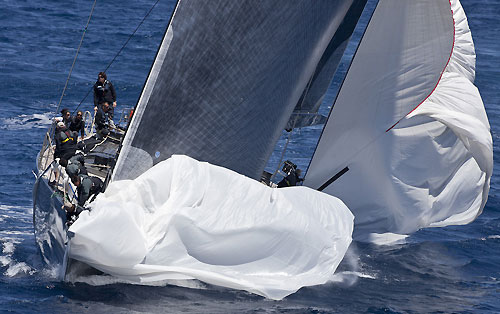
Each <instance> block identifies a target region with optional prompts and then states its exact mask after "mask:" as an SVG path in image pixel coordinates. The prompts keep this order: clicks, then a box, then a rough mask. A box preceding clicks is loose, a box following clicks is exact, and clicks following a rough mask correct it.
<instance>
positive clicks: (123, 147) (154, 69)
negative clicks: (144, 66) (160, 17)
mask: <svg viewBox="0 0 500 314" xmlns="http://www.w3.org/2000/svg"><path fill="white" fill-rule="evenodd" d="M181 1H182V0H177V3H176V5H175V8H174V11H173V12H172V15H171V16H170V20H169V22H168V26H167V28H166V29H165V34H164V35H163V39H162V42H161V44H160V46H159V47H158V51H157V53H156V56H155V59H154V61H153V64H152V65H151V70H150V71H149V74H148V77H147V79H146V82H145V84H144V86H143V89H142V92H141V96H140V97H139V100H138V101H137V104H136V106H135V108H134V111H133V115H132V119H131V120H130V123H129V125H128V128H127V131H126V133H125V136H124V138H123V141H122V142H121V143H120V147H119V150H118V158H117V161H116V164H115V165H114V167H113V169H112V170H113V172H112V177H111V180H114V177H115V171H114V170H115V169H121V168H122V167H123V162H124V158H123V157H122V156H126V155H128V152H129V150H130V147H131V146H130V142H131V141H132V139H133V138H134V135H135V132H137V128H138V124H139V122H140V121H141V119H142V115H143V113H144V111H145V110H146V106H147V104H148V100H149V97H150V96H151V92H152V89H153V87H154V82H155V81H156V78H157V77H158V74H159V72H160V69H161V66H162V64H163V60H164V58H165V55H166V51H167V49H168V45H169V43H170V42H171V40H172V32H171V31H170V32H169V29H170V28H169V26H170V24H171V23H172V20H173V18H174V16H175V12H176V11H177V7H178V6H179V2H181Z"/></svg>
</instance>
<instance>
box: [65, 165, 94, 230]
mask: <svg viewBox="0 0 500 314" xmlns="http://www.w3.org/2000/svg"><path fill="white" fill-rule="evenodd" d="M71 182H73V184H74V185H75V186H76V191H77V194H78V204H77V205H74V204H70V203H65V204H64V209H65V210H66V219H67V220H68V222H71V220H72V216H78V215H80V213H81V212H82V211H84V210H85V209H86V208H85V207H84V206H85V203H86V202H87V200H88V199H89V198H90V197H91V196H93V198H92V200H91V202H92V201H93V200H94V198H95V197H96V196H97V194H99V193H101V191H102V187H103V182H102V180H101V179H99V178H97V177H89V176H86V175H77V176H73V177H71Z"/></svg>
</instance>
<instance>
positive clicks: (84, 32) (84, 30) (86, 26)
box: [56, 0, 97, 114]
mask: <svg viewBox="0 0 500 314" xmlns="http://www.w3.org/2000/svg"><path fill="white" fill-rule="evenodd" d="M96 2H97V0H94V3H93V4H92V9H91V10H90V15H89V18H88V20H87V25H85V28H84V29H83V34H82V38H81V39H80V44H79V45H78V49H77V50H76V54H75V58H74V59H73V64H72V65H71V69H70V70H69V74H68V78H67V79H66V83H65V84H64V88H63V91H62V94H61V98H59V103H58V104H57V109H56V114H57V112H58V111H59V107H60V106H61V102H62V100H63V98H64V93H65V92H66V88H67V87H68V82H69V79H70V77H71V73H72V72H73V68H74V67H75V63H76V59H77V57H78V53H79V52H80V48H81V47H82V43H83V38H84V37H85V34H86V33H87V28H88V27H89V23H90V19H91V18H92V14H93V13H94V8H95V4H96Z"/></svg>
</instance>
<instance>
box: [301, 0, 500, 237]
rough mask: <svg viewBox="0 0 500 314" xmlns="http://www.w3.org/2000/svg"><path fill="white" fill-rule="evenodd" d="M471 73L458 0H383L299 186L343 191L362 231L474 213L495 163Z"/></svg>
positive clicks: (406, 228) (459, 220) (460, 220)
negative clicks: (303, 182) (303, 184)
mask: <svg viewBox="0 0 500 314" xmlns="http://www.w3.org/2000/svg"><path fill="white" fill-rule="evenodd" d="M474 75H475V52H474V46H473V42H472V37H471V34H470V31H469V28H468V24H467V19H466V17H465V14H464V11H463V9H462V7H461V5H460V3H459V2H458V1H457V0H452V1H448V0H440V1H436V0H429V1H425V0H422V1H415V0H405V1H403V0H381V1H379V3H378V5H377V7H376V9H375V11H374V13H373V16H372V18H371V20H370V23H369V25H368V27H367V29H366V32H365V34H364V36H363V38H362V40H361V42H360V45H359V47H358V50H357V52H356V55H355V56H354V58H353V61H352V63H351V66H350V69H349V71H348V73H347V76H346V78H345V80H344V83H343V85H342V87H341V90H340V91H339V94H338V96H337V99H336V101H335V104H334V106H333V109H332V111H331V113H330V117H329V119H328V121H327V125H326V127H325V129H324V131H323V133H322V135H321V138H320V141H319V144H318V147H317V149H316V151H315V154H314V156H313V158H312V161H311V163H310V166H309V169H308V172H307V175H306V177H305V185H307V186H310V187H313V188H321V189H322V190H323V191H324V192H327V193H329V194H332V195H335V196H337V197H339V198H340V199H342V200H343V201H344V202H345V203H346V204H347V206H349V208H350V209H351V210H352V211H353V213H354V215H355V217H356V218H355V224H356V228H355V233H357V234H358V235H363V234H369V233H399V234H408V233H411V232H414V231H416V230H417V229H419V228H422V227H430V226H445V225H450V224H465V223H468V222H470V221H472V220H474V219H475V218H476V217H477V215H479V214H480V213H481V211H482V208H483V207H484V205H485V203H486V200H487V197H488V191H489V182H490V177H491V174H492V165H493V153H492V138H491V134H490V130H489V123H488V119H487V116H486V113H485V110H484V105H483V103H482V100H481V97H480V95H479V92H478V90H477V88H476V87H475V86H474V85H473V81H474ZM346 167H347V168H346ZM343 169H345V170H347V169H348V170H347V172H345V171H343V172H342V170H343ZM336 174H338V175H337V176H335V175H336ZM337 177H338V179H336V180H335V178H337Z"/></svg>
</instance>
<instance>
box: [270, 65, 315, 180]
mask: <svg viewBox="0 0 500 314" xmlns="http://www.w3.org/2000/svg"><path fill="white" fill-rule="evenodd" d="M314 71H315V72H316V69H315V70H314ZM313 77H314V73H313V75H311V78H310V79H309V82H308V83H307V85H306V90H305V91H304V97H303V98H302V101H301V102H300V105H299V109H302V105H303V104H304V101H305V99H306V96H307V93H308V92H309V88H310V87H311V84H312V81H313ZM294 111H295V109H294ZM292 114H293V113H292ZM298 119H299V118H298V115H295V119H293V124H292V130H291V131H290V132H289V133H288V138H287V139H286V143H285V147H283V150H282V151H281V157H280V161H279V163H278V167H277V168H276V170H275V171H274V173H273V175H272V176H271V179H270V180H271V181H272V180H273V179H274V177H275V176H276V174H277V173H278V171H279V170H280V168H281V164H282V162H283V157H284V156H285V152H286V150H287V148H288V143H289V142H290V140H291V138H292V133H293V129H294V128H295V124H297V120H298Z"/></svg>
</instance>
